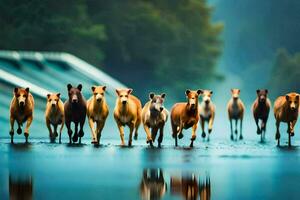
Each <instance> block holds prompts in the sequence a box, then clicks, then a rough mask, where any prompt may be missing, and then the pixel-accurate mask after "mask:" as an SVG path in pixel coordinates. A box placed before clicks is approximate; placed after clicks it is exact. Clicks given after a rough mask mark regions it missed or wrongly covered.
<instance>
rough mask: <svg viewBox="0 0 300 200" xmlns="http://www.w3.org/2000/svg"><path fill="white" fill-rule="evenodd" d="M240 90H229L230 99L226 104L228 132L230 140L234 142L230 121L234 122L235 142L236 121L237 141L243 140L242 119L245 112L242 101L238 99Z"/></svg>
mask: <svg viewBox="0 0 300 200" xmlns="http://www.w3.org/2000/svg"><path fill="white" fill-rule="evenodd" d="M240 92H241V91H240V90H239V89H231V96H232V97H231V99H230V100H229V102H228V104H227V111H228V117H229V121H230V130H231V135H230V138H231V140H234V136H233V127H232V120H235V131H234V133H235V135H236V140H237V135H238V130H237V126H238V121H240V137H239V139H240V140H242V139H243V133H242V130H243V118H244V112H245V106H244V103H243V102H242V100H241V99H240Z"/></svg>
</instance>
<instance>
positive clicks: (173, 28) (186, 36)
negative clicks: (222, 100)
mask: <svg viewBox="0 0 300 200" xmlns="http://www.w3.org/2000/svg"><path fill="white" fill-rule="evenodd" d="M0 11H1V14H0V16H1V17H0V25H1V31H0V38H1V39H0V49H16V50H33V51H63V52H69V53H72V54H75V55H76V56H78V57H80V58H82V59H84V60H86V61H87V62H90V63H92V64H94V65H95V66H97V67H98V68H100V69H102V70H104V71H105V72H107V73H109V74H110V75H112V76H113V77H115V78H117V79H119V80H120V81H122V82H123V83H125V84H127V85H128V86H130V87H133V88H134V89H135V90H136V92H137V93H142V92H143V93H144V92H145V91H146V92H148V91H150V90H153V91H154V92H155V91H162V90H168V91H169V93H173V95H177V94H178V96H182V94H181V93H179V92H178V91H184V90H185V89H186V88H187V87H191V88H193V87H194V88H197V87H199V85H203V84H204V83H206V82H208V81H210V80H218V79H220V78H221V77H220V76H219V75H218V74H217V73H216V70H215V69H216V63H217V60H218V58H219V56H220V54H221V53H222V40H221V37H220V35H221V33H222V30H223V24H222V23H212V21H211V14H212V12H213V9H212V8H211V7H209V6H208V4H207V2H206V1H205V0H114V1H106V0H97V1H96V0H67V1H63V2H62V1H53V0H43V1H40V0H29V1H18V0H0ZM190 80H193V81H190Z"/></svg>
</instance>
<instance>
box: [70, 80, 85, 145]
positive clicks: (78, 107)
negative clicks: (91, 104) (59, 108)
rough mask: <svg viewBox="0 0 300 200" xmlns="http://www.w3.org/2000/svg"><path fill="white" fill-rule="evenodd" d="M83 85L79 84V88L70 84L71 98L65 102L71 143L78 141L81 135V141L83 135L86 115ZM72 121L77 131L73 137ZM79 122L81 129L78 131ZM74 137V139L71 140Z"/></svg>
mask: <svg viewBox="0 0 300 200" xmlns="http://www.w3.org/2000/svg"><path fill="white" fill-rule="evenodd" d="M81 89H82V85H81V84H79V85H78V86H77V88H75V87H73V86H72V85H71V84H68V95H69V99H67V100H66V102H65V123H66V127H67V129H68V135H69V139H70V141H69V143H70V144H71V143H72V140H73V142H74V143H75V142H77V141H78V137H79V144H80V143H81V137H83V135H84V132H83V126H84V122H85V116H86V101H85V99H84V97H83V96H82V94H81ZM71 122H73V123H74V124H75V133H74V135H73V138H72V134H73V131H72V129H71ZM78 124H79V125H80V130H79V132H78ZM71 139H72V140H71Z"/></svg>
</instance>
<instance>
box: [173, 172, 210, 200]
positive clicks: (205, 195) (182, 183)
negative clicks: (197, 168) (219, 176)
mask: <svg viewBox="0 0 300 200" xmlns="http://www.w3.org/2000/svg"><path fill="white" fill-rule="evenodd" d="M197 179H199V181H200V184H199V183H198V180H197ZM170 182H171V184H170V185H171V194H173V195H178V196H182V197H183V198H184V199H186V200H196V199H199V197H200V199H201V200H209V199H210V197H211V188H210V186H211V185H210V178H209V177H208V176H207V177H205V180H204V181H201V180H200V178H197V177H196V176H195V174H189V175H186V176H181V177H175V176H172V177H171V181H170Z"/></svg>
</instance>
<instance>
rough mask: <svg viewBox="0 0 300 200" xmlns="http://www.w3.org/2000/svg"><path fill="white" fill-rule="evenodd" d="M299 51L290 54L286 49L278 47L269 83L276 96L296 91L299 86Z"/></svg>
mask: <svg viewBox="0 0 300 200" xmlns="http://www.w3.org/2000/svg"><path fill="white" fill-rule="evenodd" d="M299 66H300V53H295V54H294V55H290V54H289V53H288V52H287V50H286V49H279V50H278V52H277V55H276V59H275V62H274V65H273V72H272V76H271V77H272V78H271V79H270V82H269V85H270V88H271V89H272V91H273V92H272V93H273V94H274V95H276V96H278V95H284V94H286V93H289V92H298V93H300V91H299V88H300V83H299V77H300V70H299Z"/></svg>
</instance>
